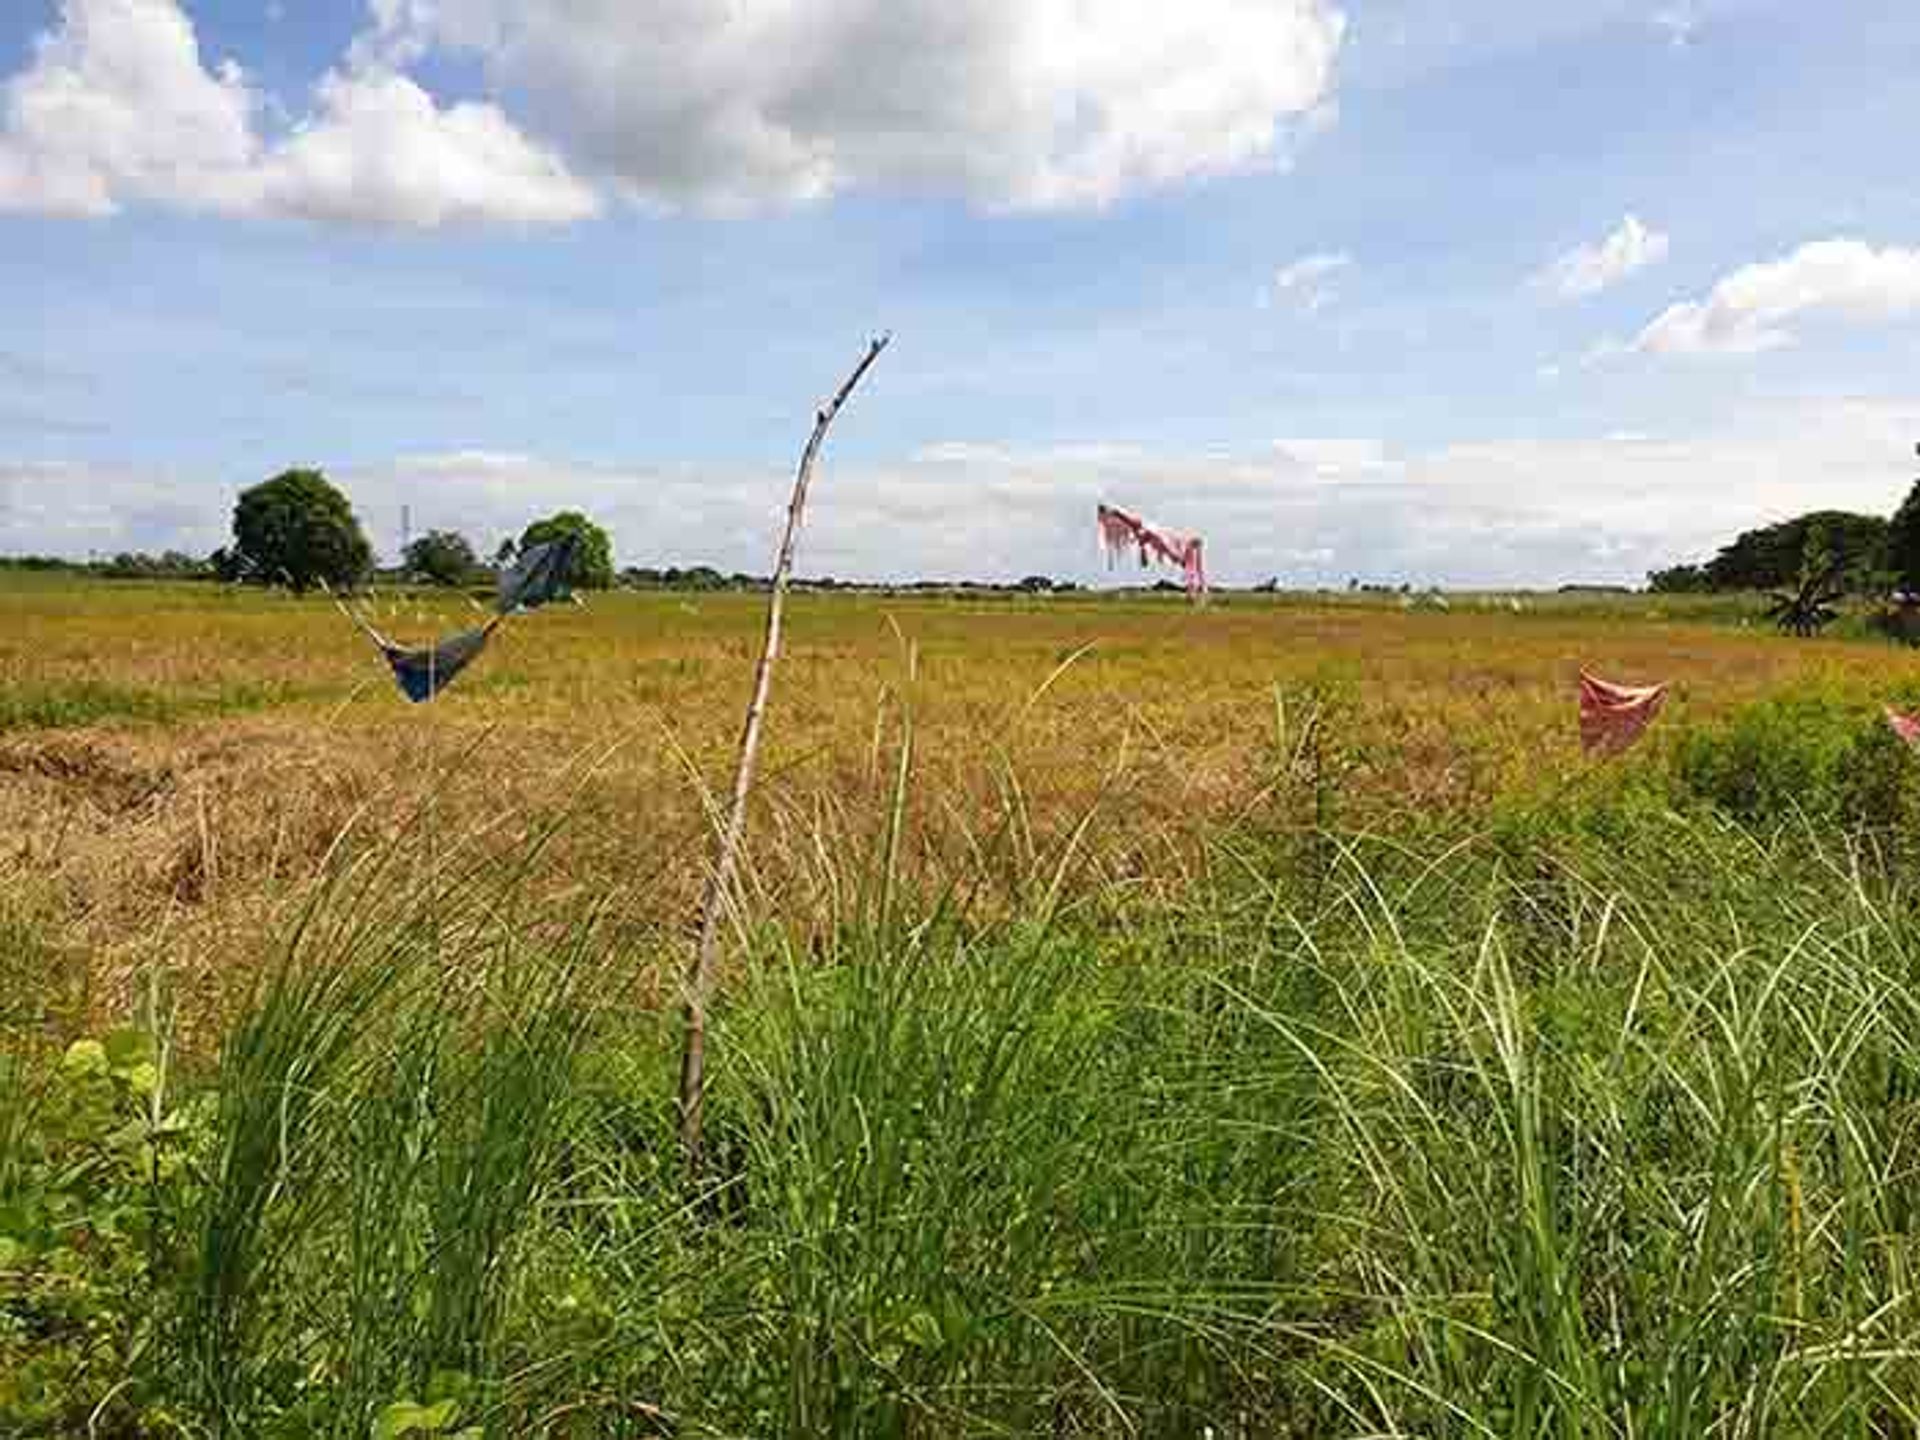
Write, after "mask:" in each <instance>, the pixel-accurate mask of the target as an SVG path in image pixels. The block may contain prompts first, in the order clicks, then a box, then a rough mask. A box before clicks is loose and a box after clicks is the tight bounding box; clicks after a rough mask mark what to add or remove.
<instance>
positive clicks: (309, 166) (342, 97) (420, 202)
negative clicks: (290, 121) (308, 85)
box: [262, 68, 599, 229]
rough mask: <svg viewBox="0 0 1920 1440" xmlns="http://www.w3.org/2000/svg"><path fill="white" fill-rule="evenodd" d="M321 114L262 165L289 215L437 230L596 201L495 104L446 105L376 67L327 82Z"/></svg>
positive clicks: (572, 212) (527, 221)
mask: <svg viewBox="0 0 1920 1440" xmlns="http://www.w3.org/2000/svg"><path fill="white" fill-rule="evenodd" d="M318 99H319V101H320V106H321V111H320V117H319V119H318V120H316V121H315V122H314V123H313V124H311V125H310V126H308V127H307V128H305V129H302V130H299V131H297V132H295V133H294V134H293V135H292V136H291V137H289V138H288V140H287V141H286V143H285V144H284V145H282V146H281V147H280V148H279V149H278V150H277V151H276V152H275V153H274V155H273V156H272V157H271V159H270V160H269V161H268V163H267V165H266V167H265V170H264V176H263V178H264V185H263V191H262V201H263V205H264V207H265V208H267V209H269V210H271V211H274V212H276V213H282V214H293V215H303V216H306V217H308V218H311V219H316V220H340V221H348V222H352V223H357V224H365V225H396V226H408V227H412V228H416V229H431V228H433V227H436V226H440V225H448V224H463V223H477V222H504V223H511V224H520V225H558V224H566V223H568V222H570V221H575V220H583V219H585V218H587V217H588V216H590V215H592V214H593V213H594V212H595V211H596V210H597V209H598V208H599V202H598V200H597V199H596V197H595V195H594V193H593V191H592V190H591V189H589V188H588V187H587V186H586V185H584V184H582V183H581V182H580V181H578V180H576V179H575V178H574V177H573V176H572V175H570V174H568V173H567V169H566V166H565V165H563V164H562V163H561V162H560V160H559V159H558V158H557V157H556V156H554V155H553V154H552V153H551V152H548V151H545V150H542V149H540V148H539V147H538V146H536V145H534V144H533V143H532V142H530V141H529V140H528V139H527V138H526V137H525V136H524V135H522V134H521V133H520V132H519V131H518V130H516V129H515V128H514V127H513V124H512V122H510V121H509V120H508V119H507V118H506V116H505V115H503V114H502V113H501V112H500V110H499V109H498V108H497V107H495V106H492V105H481V104H471V103H468V104H458V105H452V106H448V107H446V108H444V109H443V108H441V107H440V106H438V105H436V104H435V102H434V99H433V97H432V96H431V95H429V94H427V92H426V91H424V90H422V89H421V88H420V87H419V86H418V85H416V84H415V83H414V82H413V81H412V80H410V79H408V78H407V77H406V76H404V75H401V74H398V73H396V72H394V71H392V70H386V69H379V68H370V69H367V70H364V71H360V72H357V73H341V72H335V73H333V74H330V75H328V76H327V77H326V78H325V79H323V80H322V81H321V82H320V85H319V89H318Z"/></svg>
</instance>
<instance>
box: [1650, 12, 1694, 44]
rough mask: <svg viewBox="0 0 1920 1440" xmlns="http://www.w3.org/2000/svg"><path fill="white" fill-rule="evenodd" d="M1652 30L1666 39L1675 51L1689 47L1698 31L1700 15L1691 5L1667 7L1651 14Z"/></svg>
mask: <svg viewBox="0 0 1920 1440" xmlns="http://www.w3.org/2000/svg"><path fill="white" fill-rule="evenodd" d="M1652 23H1653V28H1654V29H1656V30H1658V31H1660V32H1661V33H1662V34H1663V35H1665V36H1666V37H1667V43H1668V44H1669V45H1671V46H1672V47H1673V48H1674V49H1676V50H1684V49H1686V48H1687V46H1689V45H1691V44H1692V43H1693V40H1694V36H1695V35H1697V34H1698V33H1699V31H1700V15H1699V12H1698V11H1696V10H1695V9H1694V8H1693V7H1692V6H1691V5H1687V4H1679V5H1668V6H1666V7H1664V8H1663V9H1660V10H1656V11H1654V12H1653V22H1652Z"/></svg>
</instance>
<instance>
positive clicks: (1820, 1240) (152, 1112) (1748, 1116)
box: [0, 582, 1920, 1440]
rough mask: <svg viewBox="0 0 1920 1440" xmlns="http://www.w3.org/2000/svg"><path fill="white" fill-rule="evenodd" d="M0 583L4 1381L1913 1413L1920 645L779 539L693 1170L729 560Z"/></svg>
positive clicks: (1056, 1420) (1431, 1418) (879, 1430)
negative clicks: (978, 592) (760, 750)
mask: <svg viewBox="0 0 1920 1440" xmlns="http://www.w3.org/2000/svg"><path fill="white" fill-rule="evenodd" d="M435 608H436V609H437V610H438V612H439V620H440V621H441V622H445V621H448V620H451V619H453V618H454V617H455V616H456V615H457V611H456V610H455V609H454V608H453V607H452V606H451V605H450V604H448V603H447V602H445V601H441V602H437V604H436V606H435ZM1736 608H1737V607H1736ZM0 610H3V611H4V618H5V620H6V624H5V625H4V626H0V807H3V808H0V817H3V818H4V822H5V833H7V834H8V835H10V836H11V837H12V838H11V840H10V841H9V843H8V845H7V847H6V854H5V858H4V861H3V862H0V863H3V864H4V866H5V870H4V876H5V880H6V882H7V890H6V897H7V898H6V904H5V910H4V912H0V965H4V967H5V969H4V972H3V973H0V983H3V984H4V994H5V995H6V996H7V1000H6V1002H5V1004H4V1005H3V1006H0V1040H3V1041H4V1044H0V1430H7V1432H8V1433H21V1434H26V1435H70V1434H89V1433H93V1434H101V1435H109V1436H136V1435H141V1436H144V1435H169V1436H175V1435H193V1436H200V1435H221V1436H235V1437H237V1436H248V1437H253V1436H288V1437H293V1436H305V1435H334V1436H341V1437H346V1436H364V1435H367V1434H369V1433H373V1434H384V1435H397V1434H405V1433H420V1434H434V1433H447V1434H453V1433H459V1434H463V1435H487V1436H501V1437H506V1436H516V1437H517V1436H525V1435H542V1436H545V1435H552V1436H599V1435H609V1436H648V1435H663V1434H674V1435H703V1436H741V1435H791V1436H811V1435H823V1434H838V1435H848V1436H859V1435H897V1436H942V1437H944V1436H958V1435H985V1434H1007V1435H1028V1434H1033V1435H1056V1436H1071V1435H1103V1436H1104V1435H1114V1436H1118V1435H1130V1434H1141V1435H1166V1436H1189V1435H1201V1434H1209V1433H1210V1434H1213V1435H1216V1436H1220V1437H1227V1436H1234V1437H1255V1436H1289V1435H1298V1436H1306V1435H1354V1436H1359V1435H1384V1434H1406V1435H1414V1434H1418V1435H1444V1436H1456V1435H1457V1436H1510V1435H1527V1436H1543V1437H1544V1436H1556V1437H1558V1436H1568V1437H1572V1436H1581V1437H1602V1436H1604V1437H1613V1436H1619V1437H1629V1436H1631V1437H1643V1436H1646V1437H1652V1436H1664V1437H1676V1440H1678V1437H1692V1436H1700V1435H1709V1434H1711V1435H1727V1436H1762V1435H1791V1436H1814V1435H1820V1436H1826V1435H1854V1436H1895V1435H1910V1434H1913V1433H1915V1431H1916V1429H1917V1428H1920V1407H1916V1402H1915V1399H1914V1397H1915V1396H1916V1395H1920V1361H1916V1359H1915V1357H1916V1355H1920V1292H1917V1290H1916V1284H1915V1267H1916V1266H1920V1172H1917V1171H1916V1169H1915V1163H1914V1159H1915V1155H1914V1145H1915V1139H1916V1135H1920V1130H1917V1129H1916V1124H1917V1123H1920V1039H1917V1038H1916V1037H1920V892H1917V891H1916V889H1915V886H1914V879H1913V877H1914V875H1915V874H1916V873H1920V872H1916V869H1915V866H1916V863H1920V847H1917V846H1915V845H1914V844H1913V842H1912V839H1911V837H1912V835H1913V834H1914V833H1915V828H1916V827H1915V823H1914V822H1915V820H1916V818H1920V764H1916V763H1915V762H1914V760H1913V758H1912V757H1911V756H1910V755H1909V754H1908V753H1907V752H1905V751H1904V750H1902V749H1901V748H1900V747H1899V746H1898V744H1897V743H1896V742H1895V741H1894V740H1893V738H1892V737H1891V735H1890V734H1888V733H1887V731H1886V730H1885V727H1884V726H1883V725H1881V724H1880V722H1879V718H1878V713H1877V706H1878V704H1879V703H1880V702H1881V701H1883V700H1912V699H1913V698H1914V697H1915V696H1916V695H1920V660H1916V659H1915V658H1913V657H1912V656H1911V655H1910V654H1909V653H1908V652H1906V651H1903V650H1898V649H1895V648H1892V647H1888V646H1884V645H1879V644H1872V643H1865V642H1844V641H1838V640H1835V641H1816V642H1806V643H1800V642H1792V641H1787V640H1783V639H1781V638H1779V637H1776V636H1774V635H1772V634H1771V633H1767V632H1764V631H1762V630H1758V629H1752V628H1748V629H1742V628H1740V626H1739V625H1738V624H1737V617H1736V616H1735V615H1732V614H1730V613H1729V606H1728V605H1726V604H1724V603H1717V602H1716V603H1713V604H1706V605H1699V606H1692V607H1676V606H1674V605H1673V604H1672V603H1671V602H1668V603H1666V604H1656V603H1654V602H1648V601H1639V600H1634V601H1621V600H1607V601H1593V600H1580V601H1575V600H1567V601H1552V602H1541V603H1539V604H1536V605H1535V606H1533V607H1532V608H1530V609H1528V610H1526V611H1524V612H1519V613H1516V612H1514V611H1512V610H1510V609H1508V608H1506V607H1505V605H1504V604H1496V603H1494V602H1492V601H1489V602H1488V603H1487V604H1486V605H1485V606H1483V607H1475V606H1468V605H1456V606H1455V608H1454V609H1452V610H1450V611H1447V612H1444V613H1440V612H1422V611H1406V610H1403V609H1401V608H1400V607H1399V606H1398V605H1392V604H1382V603H1373V602H1369V603H1357V602H1346V601H1339V602H1334V601H1324V602H1307V601H1303V600H1291V599H1288V600H1256V599H1252V598H1246V599H1238V598H1237V599H1235V600H1233V601H1231V602H1229V603H1226V604H1221V605H1216V606H1215V607H1214V608H1212V609H1211V610H1209V611H1206V612H1202V613H1195V612H1191V611H1189V610H1187V609H1186V608H1185V607H1184V606H1182V605H1178V604H1174V603H1161V602H1156V601H1150V600H1138V601H1117V600H1115V601H1102V600H1096V599H1091V598H1087V599H1049V600H1044V601H1041V600H1036V601H1021V602H1013V601H984V600H975V601H965V602H962V601H942V600H930V599H884V598H880V597H858V598H856V597H847V596H837V597H831V598H827V597H819V598H812V597H809V598H804V599H802V600H801V601H800V602H799V603H798V604H797V605H796V606H795V609H794V611H793V612H792V621H793V625H792V630H791V636H790V640H791V649H790V651H789V654H788V657H787V660H786V662H785V665H784V668H783V669H782V672H781V675H780V678H779V682H778V685H777V687H776V693H775V712H774V716H773V720H772V730H771V740H770V744H771V745H772V747H773V748H772V751H771V753H770V755H769V756H768V758H767V771H766V778H767V780H768V782H769V783H768V784H767V788H766V791H765V793H764V795H763V797H762V801H761V809H760V811H759V812H758V813H757V814H756V816H755V819H754V831H753V836H752V861H751V864H750V867H749V874H750V880H749V882H748V885H747V893H746V894H745V895H744V896H743V901H744V904H743V914H744V917H745V918H744V922H743V924H742V925H741V926H740V927H739V933H738V935H737V937H736V944H735V945H734V946H733V952H732V955H731V957H730V962H729V965H728V973H727V977H726V984H725V995H724V999H723V1003H722V1005H721V1008H720V1011H719V1015H718V1022H717V1030H716V1034H715V1041H714V1044H715V1052H714V1054H715V1067H716V1068H715V1074H714V1090H713V1094H712V1098H711V1100H710V1111H709V1127H710V1134H711V1135H712V1137H713V1142H714V1150H715V1155H714V1162H713V1169H712V1173H711V1174H709V1175H707V1176H706V1177H704V1179H703V1181H702V1183H701V1184H699V1185H698V1186H690V1185H689V1183H688V1182H687V1181H686V1180H685V1179H684V1178H683V1177H682V1175H681V1173H680V1166H679V1162H678V1157H677V1152H676V1149H675V1142H674V1128H673V1127H674V1115H673V1107H672V1093H673V1090H672V1085H673V1074H674V1062H675V1054H674V1046H675V1038H676V1036H675V1025H674V1016H673V1012H672V1007H671V1004H670V1003H669V1002H670V1001H671V998H672V992H671V983H672V981H671V970H670V968H669V967H671V966H672V965H674V964H676V963H678V961H679V960H680V959H681V958H682V957H683V955H684V952H685V947H686V945H687V942H688V935H687V932H688V928H689V921H690V918H691V903H692V897H693V894H694V891H695V888H696V887H697V884H698V881H699V879H700V875H701V867H702V865H703V863H704V862H705V858H706V849H707V847H706V843H705V828H706V827H705V821H704V818H703V811H702V803H701V796H702V794H703V792H704V791H705V790H709V789H713V788H717V787H720V786H722V785H723V784H724V782H725V779H726V776H727V771H728V765H729V762H730V752H731V748H732V744H733V742H734V738H735V732H736V727H737V725H738V719H739V707H740V705H741V703H742V700H743V698H744V693H745V690H746V686H747V683H748V678H749V672H750V669H751V665H752V660H753V656H754V654H755V651H756V647H757V639H758V621H759V615H760V607H759V602H757V601H755V600H752V599H750V598H746V597H731V596H720V597H705V596H703V597H700V598H697V599H696V598H692V597H682V596H673V595H657V596H644V597H642V596H633V595H619V596H608V597H605V598H600V599H596V600H595V601H594V602H593V604H592V606H591V608H589V609H586V610H583V611H572V610H568V611H560V612H556V613H552V614H540V615H536V616H533V617H529V618H527V619H526V620H525V621H524V623H521V622H516V624H515V625H514V626H513V627H512V628H511V629H510V631H509V632H508V634H507V635H506V636H505V638H504V643H501V644H500V645H499V647H498V649H497V650H495V651H493V652H490V653H489V654H488V655H487V656H486V657H484V658H483V659H482V660H481V661H480V662H479V664H478V665H477V666H476V668H475V669H474V670H473V671H472V672H471V673H469V674H468V675H466V676H463V677H462V679H461V682H460V683H459V685H458V686H456V687H455V688H454V689H453V690H452V691H451V692H449V694H448V696H447V697H446V698H445V699H444V700H443V701H442V702H441V703H439V704H436V705H435V706H433V707H431V708H430V709H413V708H410V707H406V706H404V705H403V704H402V703H401V702H400V701H399V700H398V698H397V697H396V696H395V695H394V694H393V693H392V692H391V688H390V686H389V685H388V684H387V681H386V680H385V677H384V675H383V674H382V673H381V672H380V670H379V669H378V667H377V661H376V659H375V657H374V656H372V655H371V653H369V651H368V650H367V649H366V647H365V644H364V641H362V640H361V639H360V638H359V637H358V636H356V635H355V634H354V633H353V632H352V631H351V629H350V628H349V627H348V626H347V625H346V624H345V623H344V622H343V621H341V620H340V619H339V617H338V616H337V615H336V614H334V612H333V611H332V610H331V609H330V608H329V607H327V606H326V605H325V604H324V603H320V602H310V601H294V600H290V599H286V598H283V597H273V596H264V595H258V594H246V593H224V592H219V591H216V590H214V589H212V588H206V587H203V588H195V587H183V588H164V587H149V586H140V585H134V586H126V587H109V586H99V585H92V586H84V587H81V586H74V585H71V584H63V583H44V582H33V583H20V584H14V583H12V582H8V584H7V588H5V589H4V590H0ZM385 619H386V617H385V615H384V614H383V615H382V620H383V623H384V622H385ZM395 624H396V628H399V627H398V622H397V621H396V622H395ZM421 624H422V628H435V622H434V617H433V616H431V615H427V614H424V613H423V614H422V616H421ZM1582 662H1585V663H1588V664H1590V665H1592V666H1593V667H1594V668H1595V669H1597V670H1599V671H1600V672H1601V673H1603V674H1607V675H1609V676H1613V677H1617V678H1621V679H1628V680H1638V679H1643V678H1646V679H1653V678H1663V679H1670V680H1672V681H1673V682H1674V685H1675V696H1674V699H1673V700H1672V702H1671V703H1670V706H1669V709H1668V711H1667V713H1666V714H1665V715H1664V716H1663V717H1662V719H1661V721H1660V722H1659V724H1658V726H1657V727H1656V729H1655V731H1654V732H1653V735H1652V737H1651V738H1650V740H1649V742H1648V743H1646V744H1644V745H1643V746H1642V747H1640V749H1638V750H1636V751H1635V752H1634V753H1633V754H1632V755H1631V756H1629V757H1627V758H1625V759H1624V760H1622V761H1620V762H1617V763H1615V764H1612V765H1608V766H1604V767H1595V766H1592V765H1590V764H1588V762H1586V761H1584V760H1583V759H1582V758H1581V757H1580V755H1579V752H1578V746H1577V742H1576V730H1575V724H1574V714H1573V676H1574V671H1575V668H1576V666H1577V665H1578V664H1580V663H1582ZM343 833H344V834H345V836H346V838H345V839H342V838H341V837H342V835H343ZM542 836H544V837H545V839H544V843H539V842H540V837H542ZM87 1037H97V1043H96V1040H95V1039H89V1038H87ZM8 1427H11V1428H10V1429H9V1428H8Z"/></svg>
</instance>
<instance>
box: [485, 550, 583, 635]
mask: <svg viewBox="0 0 1920 1440" xmlns="http://www.w3.org/2000/svg"><path fill="white" fill-rule="evenodd" d="M579 553H580V537H579V535H578V534H575V533H568V534H566V535H562V536H561V537H560V538H559V539H557V540H549V541H547V542H546V543H545V544H542V545H529V546H528V547H527V548H526V549H524V550H522V551H521V552H520V558H519V559H518V560H516V561H515V562H514V563H513V565H512V567H511V568H510V569H508V570H506V571H504V572H502V574H501V576H500V594H499V596H498V598H497V599H495V601H494V609H496V610H498V611H499V612H500V613H501V614H502V615H513V614H517V613H518V612H520V611H522V610H538V609H539V608H540V607H541V606H542V605H551V604H552V603H553V602H555V601H556V600H567V599H571V598H572V595H573V591H572V590H571V589H569V588H568V585H567V577H568V575H570V574H571V573H572V571H573V560H574V556H576V555H577V554H579Z"/></svg>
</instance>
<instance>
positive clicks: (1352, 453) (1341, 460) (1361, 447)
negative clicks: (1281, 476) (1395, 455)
mask: <svg viewBox="0 0 1920 1440" xmlns="http://www.w3.org/2000/svg"><path fill="white" fill-rule="evenodd" d="M1273 448H1274V450H1275V451H1276V452H1277V453H1278V454H1280V455H1281V456H1282V457H1283V458H1284V459H1287V460H1291V461H1292V462H1293V463H1294V464H1296V465H1299V466H1302V467H1303V468H1305V469H1307V470H1311V471H1313V472H1315V473H1316V474H1321V475H1326V476H1330V477H1348V478H1352V477H1354V476H1360V475H1366V474H1370V473H1375V472H1380V471H1385V470H1387V469H1388V468H1389V466H1390V463H1391V462H1389V460H1388V459H1387V447H1386V446H1385V445H1384V444H1383V443H1382V442H1380V441H1378V440H1366V439H1329V438H1317V439H1294V440H1276V441H1274V442H1273Z"/></svg>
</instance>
